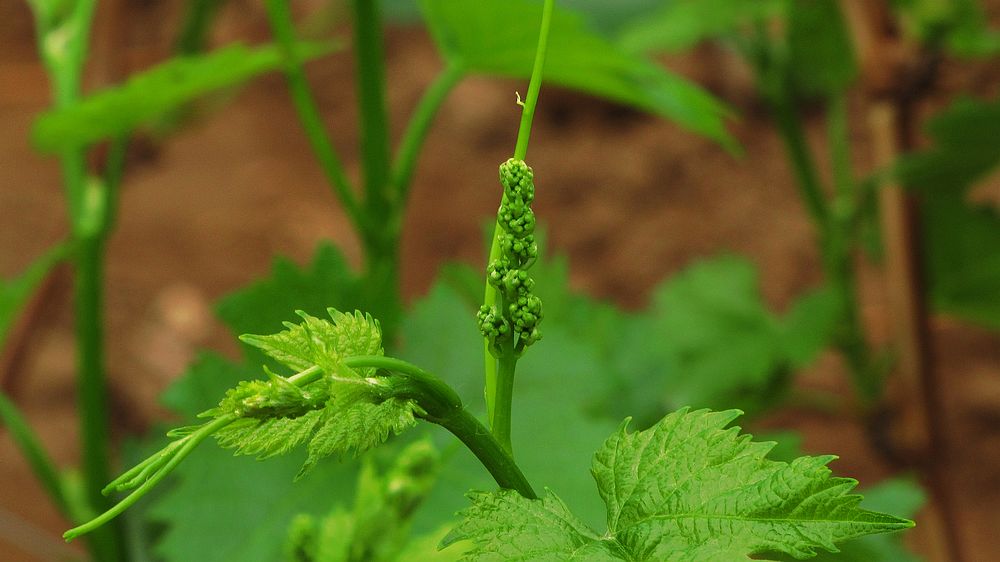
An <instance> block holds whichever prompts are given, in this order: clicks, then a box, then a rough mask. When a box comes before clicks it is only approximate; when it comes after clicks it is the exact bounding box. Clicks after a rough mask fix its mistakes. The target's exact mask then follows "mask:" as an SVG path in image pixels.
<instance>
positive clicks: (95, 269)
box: [36, 0, 124, 562]
mask: <svg viewBox="0 0 1000 562" xmlns="http://www.w3.org/2000/svg"><path fill="white" fill-rule="evenodd" d="M96 6H97V2H96V0H78V1H77V2H75V3H74V5H73V9H72V11H71V12H70V13H69V14H68V15H66V16H65V17H61V16H58V15H55V16H52V15H51V14H50V16H52V17H53V18H54V19H46V16H44V15H43V14H41V13H37V14H36V21H37V22H38V49H39V52H40V53H41V55H42V59H43V61H44V63H45V67H46V70H47V72H48V74H49V79H50V81H51V82H52V90H53V97H54V105H55V106H56V107H57V108H64V107H68V106H71V105H73V104H75V103H76V102H77V101H78V100H79V98H80V93H81V87H82V77H83V69H84V62H85V61H86V58H87V50H88V41H89V37H90V29H91V24H92V22H93V18H94V11H95V9H96ZM55 33H58V34H60V39H62V40H60V41H55V40H52V39H54V38H53V34H55ZM59 159H60V167H61V169H62V174H63V184H64V187H65V191H66V199H67V207H68V208H69V213H70V221H71V224H72V231H73V238H74V240H73V242H74V244H75V249H76V268H77V269H76V276H75V280H74V283H75V293H76V296H75V309H76V315H75V322H76V336H77V392H78V403H79V416H80V426H81V427H80V434H81V448H82V451H83V475H84V489H85V492H86V497H87V499H88V501H89V502H90V503H91V507H92V508H93V509H96V510H100V509H101V508H102V507H103V506H105V505H107V500H106V499H105V498H104V497H102V496H101V495H100V489H101V487H102V485H103V483H104V482H106V481H107V480H108V474H109V471H108V464H109V463H108V444H109V443H108V441H109V430H108V416H107V410H106V403H105V398H104V396H105V394H106V388H105V376H104V349H103V324H102V317H101V306H102V287H101V284H102V281H103V276H102V273H103V268H104V232H102V231H101V228H100V225H101V224H102V223H103V220H102V222H100V223H95V222H94V219H95V214H94V213H95V212H104V211H105V210H106V208H105V207H104V205H103V204H98V205H94V204H93V201H91V200H89V199H88V195H89V193H88V187H87V163H86V154H85V151H84V149H82V148H81V149H73V150H68V151H64V152H63V153H61V154H60V155H59ZM99 195H100V197H101V201H100V203H107V202H108V201H109V200H108V198H107V197H108V195H107V194H106V193H100V194H99ZM95 226H97V227H98V228H96V229H95V228H94V227H95ZM122 537H123V534H122V532H121V529H120V527H118V526H115V527H111V528H108V529H106V530H103V531H102V532H100V533H99V534H96V535H95V536H94V537H92V538H91V540H90V541H88V548H89V549H90V550H91V554H92V555H93V557H94V558H95V559H96V560H100V561H102V562H113V561H117V560H120V559H121V558H122V556H123V554H122V552H123V545H124V541H123V540H122Z"/></svg>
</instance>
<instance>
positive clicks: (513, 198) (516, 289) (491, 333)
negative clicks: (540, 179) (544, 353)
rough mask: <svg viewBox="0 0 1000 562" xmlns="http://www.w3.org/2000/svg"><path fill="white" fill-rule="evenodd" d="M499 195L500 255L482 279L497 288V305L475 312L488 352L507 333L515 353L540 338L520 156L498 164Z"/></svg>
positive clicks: (529, 186)
mask: <svg viewBox="0 0 1000 562" xmlns="http://www.w3.org/2000/svg"><path fill="white" fill-rule="evenodd" d="M500 183H501V184H502V185H503V198H502V199H501V203H500V209H499V211H497V225H498V226H499V227H500V233H499V238H498V242H499V245H500V255H499V257H497V259H495V260H493V261H492V262H491V263H490V265H489V268H488V270H487V279H488V281H489V283H490V284H491V285H493V286H494V287H496V288H497V292H498V294H499V295H500V303H499V306H489V305H483V306H482V307H481V308H480V309H479V313H478V314H477V320H478V323H479V330H480V332H482V334H483V336H484V337H486V338H487V339H488V340H489V342H490V349H491V350H492V351H493V353H494V354H497V353H499V352H500V350H501V349H502V347H503V343H504V342H505V340H506V339H507V338H513V347H514V351H515V353H516V354H517V355H520V354H521V353H523V351H524V348H526V347H527V346H529V345H531V344H533V343H535V342H536V341H538V340H539V339H540V338H541V333H540V332H539V331H538V324H539V322H541V320H542V301H541V300H540V299H539V298H538V297H537V296H535V295H534V293H533V292H532V289H533V288H534V285H535V282H534V280H533V279H532V278H531V277H530V276H529V275H528V269H529V268H531V266H532V265H533V264H534V263H535V260H537V259H538V244H537V243H536V242H535V235H534V232H535V213H534V212H532V210H531V202H532V201H533V200H534V199H535V184H534V174H533V173H532V171H531V168H530V167H529V166H528V165H527V164H525V163H524V161H523V160H515V159H513V158H511V159H510V160H507V161H506V162H504V163H503V164H501V165H500Z"/></svg>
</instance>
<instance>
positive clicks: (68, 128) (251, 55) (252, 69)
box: [32, 44, 331, 152]
mask: <svg viewBox="0 0 1000 562" xmlns="http://www.w3.org/2000/svg"><path fill="white" fill-rule="evenodd" d="M330 50H331V46H330V45H321V44H302V45H300V47H299V51H298V52H297V53H296V54H295V56H297V57H299V58H301V59H309V58H314V57H318V56H320V55H323V54H325V53H328V52H329V51H330ZM284 64H285V57H284V54H283V53H282V52H281V50H280V49H279V48H278V47H277V46H274V45H267V46H264V47H257V48H247V47H246V46H244V45H241V44H233V45H229V46H227V47H223V48H221V49H217V50H215V51H213V52H211V53H207V54H204V55H191V56H185V57H179V58H175V59H171V60H169V61H167V62H165V63H163V64H160V65H158V66H155V67H153V68H151V69H149V70H146V71H144V72H139V73H137V74H133V75H132V76H131V77H130V78H129V80H128V81H127V82H125V83H124V84H122V85H120V86H116V87H112V88H108V89H105V90H102V91H100V92H97V93H94V94H92V95H89V96H87V97H85V98H84V99H83V100H81V101H80V102H78V103H76V104H73V105H71V106H68V107H64V108H60V109H53V110H50V111H48V112H46V113H43V114H42V115H41V116H40V117H39V118H38V120H37V121H36V122H35V126H34V129H33V131H32V137H33V139H34V142H35V146H37V147H38V148H39V149H40V150H43V151H46V152H58V151H61V150H67V149H71V148H75V147H79V146H86V145H89V144H92V143H94V142H97V141H100V140H103V139H107V138H113V137H118V136H121V135H124V134H127V133H128V132H129V131H131V130H133V129H135V128H136V127H137V126H139V125H143V124H146V123H149V122H150V121H152V120H154V119H156V118H158V117H160V116H163V115H165V114H166V113H167V112H169V111H171V110H173V109H176V108H177V107H180V106H181V105H183V104H185V103H188V102H190V101H192V100H194V99H195V98H198V97H200V96H203V95H205V94H207V93H210V92H212V91H215V90H219V89H223V88H229V87H232V86H236V85H239V84H241V83H243V82H245V81H247V80H249V79H250V78H253V77H254V76H256V75H258V74H262V73H264V72H268V71H271V70H278V69H281V68H282V67H283V65H284Z"/></svg>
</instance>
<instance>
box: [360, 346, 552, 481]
mask: <svg viewBox="0 0 1000 562" xmlns="http://www.w3.org/2000/svg"><path fill="white" fill-rule="evenodd" d="M344 364H345V365H347V366H348V367H352V368H363V367H375V368H377V369H385V370H387V371H392V372H394V373H398V374H400V375H403V377H404V382H403V383H402V384H399V385H396V386H395V387H394V388H393V394H394V395H396V396H399V397H407V398H413V399H414V400H416V401H417V403H418V404H419V405H420V407H421V408H423V410H424V411H425V412H426V414H424V416H423V417H424V419H426V420H427V421H429V422H431V423H435V424H437V425H440V426H441V427H443V428H445V429H447V430H448V431H449V432H451V434H452V435H454V436H455V437H457V438H458V439H459V440H460V441H461V442H462V443H463V444H464V445H465V446H466V447H467V448H468V449H469V450H470V451H471V452H472V454H474V455H475V456H476V458H477V459H479V462H481V463H482V464H483V466H484V467H485V468H486V470H488V471H489V473H490V475H492V476H493V479H494V480H495V481H496V483H497V484H498V485H499V486H500V487H501V488H506V489H510V490H516V491H517V492H518V493H520V494H521V495H522V496H524V497H526V498H531V499H534V498H537V497H538V496H537V495H536V494H535V491H534V490H533V489H532V488H531V484H530V483H529V482H528V480H527V478H525V477H524V474H523V473H522V472H521V469H520V468H518V466H517V464H516V463H515V462H514V458H513V457H512V456H511V455H510V453H509V451H507V449H505V448H504V447H503V446H502V444H501V443H500V442H499V441H498V440H497V439H496V438H495V437H494V436H493V435H492V434H491V433H490V432H489V430H487V429H486V427H484V426H483V424H482V423H480V422H479V420H477V419H476V418H475V416H473V415H472V414H470V413H469V412H468V411H467V410H466V409H465V407H464V406H463V405H462V400H461V398H460V397H459V396H458V394H456V393H455V391H454V390H453V389H452V388H451V387H450V386H448V385H447V384H446V383H445V382H444V381H442V380H441V379H440V378H438V377H436V376H434V375H433V374H431V373H429V372H427V371H425V370H423V369H421V368H419V367H417V366H415V365H412V364H410V363H407V362H406V361H401V360H399V359H395V358H392V357H384V356H381V355H370V356H359V357H351V358H348V359H346V360H344Z"/></svg>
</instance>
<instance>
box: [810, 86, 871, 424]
mask: <svg viewBox="0 0 1000 562" xmlns="http://www.w3.org/2000/svg"><path fill="white" fill-rule="evenodd" d="M827 127H828V136H829V141H830V150H831V162H832V165H833V179H834V205H833V212H832V214H831V220H830V224H829V229H828V230H827V233H826V240H825V243H824V247H825V261H826V270H827V277H828V278H829V282H830V284H831V286H832V287H833V289H834V291H835V292H836V294H837V295H838V300H839V301H840V304H841V307H842V311H841V316H842V318H843V327H842V330H841V332H840V335H839V337H838V340H839V341H838V342H837V347H838V348H839V350H840V352H841V353H842V354H843V355H844V357H845V359H846V360H847V364H848V368H849V369H850V373H851V377H852V379H853V381H854V386H855V388H857V390H858V393H859V395H860V398H861V400H862V402H863V404H862V405H863V406H864V407H865V408H868V407H870V406H871V405H872V404H874V402H875V401H876V400H877V399H878V397H879V394H880V392H881V390H880V381H879V375H878V373H877V372H876V370H875V368H874V365H873V362H872V359H871V351H870V349H869V347H868V341H867V337H866V335H865V329H864V326H863V325H862V323H861V318H860V317H859V316H858V310H859V306H858V299H857V270H856V268H855V266H854V251H853V250H854V222H855V214H856V208H857V184H856V182H855V181H854V174H853V171H852V166H851V158H850V132H849V130H848V118H847V97H846V94H845V93H843V92H840V93H837V94H833V95H831V96H830V99H829V107H828V117H827Z"/></svg>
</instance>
